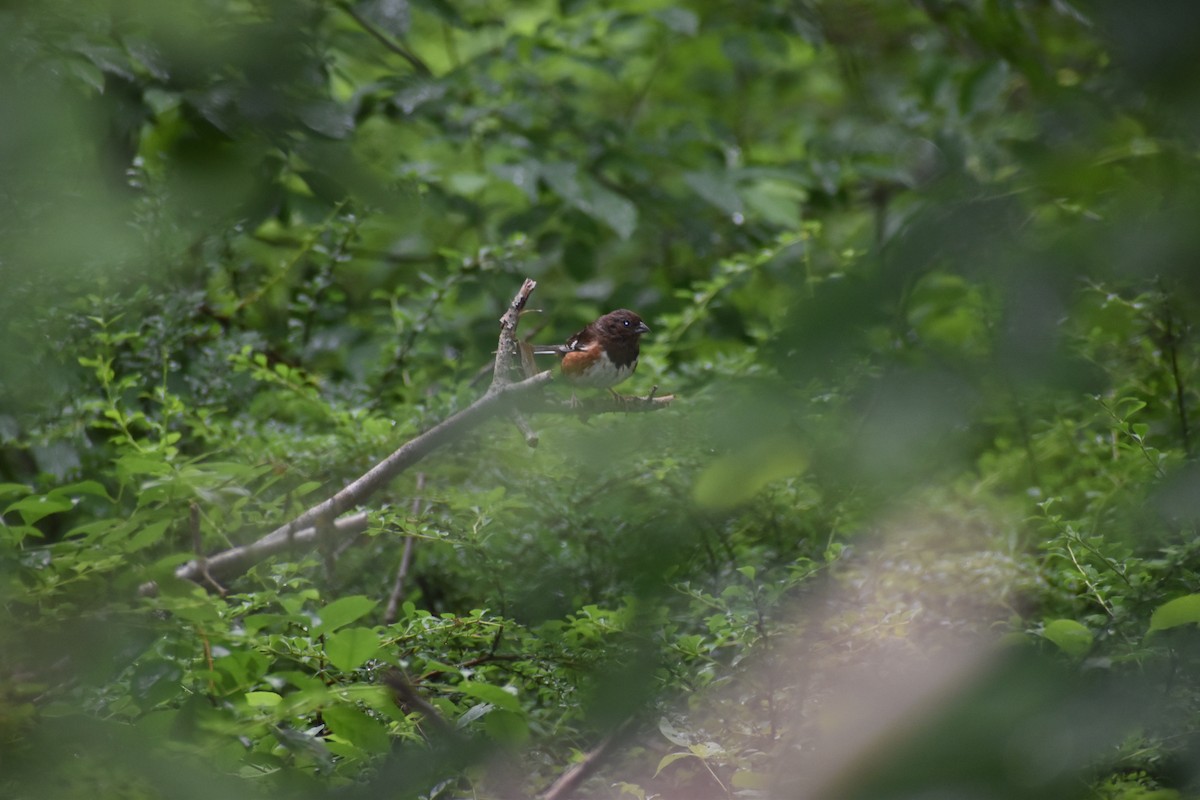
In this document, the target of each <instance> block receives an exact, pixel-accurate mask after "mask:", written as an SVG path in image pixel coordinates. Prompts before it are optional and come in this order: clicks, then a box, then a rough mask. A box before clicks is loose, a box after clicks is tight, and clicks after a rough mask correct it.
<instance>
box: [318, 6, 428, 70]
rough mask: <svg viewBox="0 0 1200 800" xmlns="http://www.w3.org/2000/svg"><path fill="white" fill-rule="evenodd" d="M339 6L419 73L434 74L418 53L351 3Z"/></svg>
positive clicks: (376, 39)
mask: <svg viewBox="0 0 1200 800" xmlns="http://www.w3.org/2000/svg"><path fill="white" fill-rule="evenodd" d="M338 8H340V9H341V10H342V11H343V12H345V13H346V15H347V16H349V17H350V18H351V19H353V20H354V21H355V22H357V23H358V26H359V27H360V28H362V29H363V30H364V31H366V32H367V33H369V34H370V35H371V37H372V38H373V39H375V41H377V42H379V43H380V44H381V45H383V46H384V47H386V48H387V49H388V50H391V51H392V52H393V53H395V54H396V55H398V56H400V57H401V58H403V59H404V60H405V61H407V62H408V63H409V64H410V65H412V68H413V69H415V70H416V71H417V74H419V75H423V76H425V77H427V78H428V77H431V76H432V75H433V71H432V70H431V69H429V66H428V65H427V64H426V63H425V62H424V61H422V60H421V59H420V58H418V57H417V55H416V53H412V52H410V51H409V50H407V49H406V48H404V47H401V46H400V45H399V44H398V43H397V42H395V41H393V40H392V39H391V38H390V37H388V36H387V35H386V34H384V33H383V31H381V30H379V29H378V28H376V27H375V26H374V25H372V24H371V21H370V20H368V19H367V18H366V17H364V16H362V15H361V14H359V13H358V12H357V11H355V10H354V7H353V6H351V5H350V4H349V3H338Z"/></svg>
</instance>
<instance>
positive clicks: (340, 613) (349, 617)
mask: <svg viewBox="0 0 1200 800" xmlns="http://www.w3.org/2000/svg"><path fill="white" fill-rule="evenodd" d="M377 605H379V601H377V600H372V599H371V598H369V597H365V596H363V595H361V594H352V595H350V596H349V597H341V598H338V599H337V600H334V601H333V602H332V603H330V604H329V605H327V606H325V607H324V608H322V609H321V610H320V611H318V612H317V617H318V618H319V619H320V620H321V621H320V622H319V623H318V624H317V625H316V626H315V627H314V628H313V630H312V634H313V636H320V635H322V634H326V633H331V632H332V631H336V630H337V629H338V628H341V627H342V626H344V625H349V624H350V623H351V622H354V621H355V620H357V619H360V618H362V617H364V616H366V615H367V614H369V613H370V612H371V610H372V609H373V608H375V606H377Z"/></svg>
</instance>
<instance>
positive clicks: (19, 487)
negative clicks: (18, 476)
mask: <svg viewBox="0 0 1200 800" xmlns="http://www.w3.org/2000/svg"><path fill="white" fill-rule="evenodd" d="M32 492H33V490H32V489H30V488H29V487H28V486H26V485H25V484H23V483H0V497H7V496H8V495H12V494H32Z"/></svg>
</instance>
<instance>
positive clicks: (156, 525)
mask: <svg viewBox="0 0 1200 800" xmlns="http://www.w3.org/2000/svg"><path fill="white" fill-rule="evenodd" d="M170 525H171V520H169V519H162V520H158V521H157V522H151V523H150V524H149V525H146V526H145V527H143V528H142V529H141V530H139V531H138V532H137V533H135V534H134V535H133V536H131V537H130V538H129V541H128V542H126V544H125V549H126V550H128V551H130V552H133V551H137V550H142V549H143V548H146V547H150V546H151V545H155V544H158V543H159V542H160V541H161V540H162V538H163V535H164V534H165V533H166V532H167V528H168V527H170Z"/></svg>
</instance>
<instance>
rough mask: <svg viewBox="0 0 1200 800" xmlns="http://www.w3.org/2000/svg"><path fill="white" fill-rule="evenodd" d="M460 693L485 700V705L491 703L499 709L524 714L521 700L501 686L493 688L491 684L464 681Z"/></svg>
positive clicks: (460, 686)
mask: <svg viewBox="0 0 1200 800" xmlns="http://www.w3.org/2000/svg"><path fill="white" fill-rule="evenodd" d="M458 688H459V691H461V692H462V693H463V694H465V695H467V696H468V697H474V698H476V699H478V700H483V701H484V702H485V703H491V704H492V705H494V706H497V707H498V708H503V709H506V710H508V711H513V712H516V713H524V709H523V708H522V707H521V702H520V700H518V699H517V697H516V696H515V695H513V694H511V693H510V692H508V691H505V690H504V689H502V688H501V687H499V686H492V685H491V684H489V683H474V682H471V681H463V682H462V684H461V685H459V687H458Z"/></svg>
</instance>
